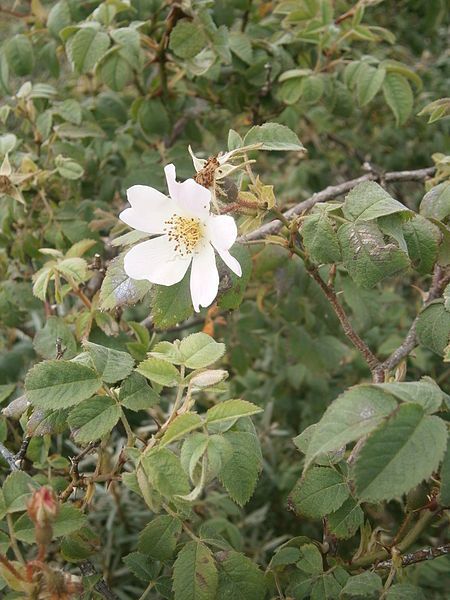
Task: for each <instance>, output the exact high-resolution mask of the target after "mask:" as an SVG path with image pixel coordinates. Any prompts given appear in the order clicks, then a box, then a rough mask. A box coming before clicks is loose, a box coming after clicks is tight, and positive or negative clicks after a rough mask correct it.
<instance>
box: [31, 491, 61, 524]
mask: <svg viewBox="0 0 450 600" xmlns="http://www.w3.org/2000/svg"><path fill="white" fill-rule="evenodd" d="M27 512H28V516H29V517H30V519H31V520H32V521H33V523H34V524H35V525H36V526H37V527H43V526H45V525H47V524H50V523H52V522H53V521H54V520H55V519H56V517H57V515H58V513H59V504H58V500H57V499H56V496H55V493H54V491H53V490H52V489H51V488H48V487H41V488H39V489H38V490H36V491H35V492H34V493H33V495H32V497H31V500H30V501H29V503H28V507H27Z"/></svg>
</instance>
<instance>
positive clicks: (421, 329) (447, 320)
mask: <svg viewBox="0 0 450 600" xmlns="http://www.w3.org/2000/svg"><path fill="white" fill-rule="evenodd" d="M416 332H417V339H418V340H419V343H420V344H422V345H423V346H425V347H426V348H429V350H432V351H433V352H435V353H436V354H439V355H440V356H443V354H444V350H445V348H446V346H447V345H448V343H449V341H450V312H449V311H447V310H446V309H445V306H444V303H443V302H442V301H441V300H438V301H436V302H433V303H432V304H430V305H429V306H427V307H426V308H425V309H424V310H423V311H422V312H421V313H420V314H419V318H418V321H417V328H416Z"/></svg>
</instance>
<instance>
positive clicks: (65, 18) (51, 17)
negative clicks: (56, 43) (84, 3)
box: [47, 0, 72, 39]
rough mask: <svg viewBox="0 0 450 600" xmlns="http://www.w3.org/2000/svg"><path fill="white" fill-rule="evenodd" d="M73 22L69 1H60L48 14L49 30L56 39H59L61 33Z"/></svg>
mask: <svg viewBox="0 0 450 600" xmlns="http://www.w3.org/2000/svg"><path fill="white" fill-rule="evenodd" d="M71 21H72V19H71V16H70V8H69V3H68V2H67V0H59V2H57V3H56V4H54V5H53V6H52V8H51V10H50V12H49V13H48V17H47V28H48V30H49V31H50V33H51V34H52V35H53V36H54V37H56V38H58V39H59V32H60V31H61V29H64V27H67V26H68V25H70V23H71Z"/></svg>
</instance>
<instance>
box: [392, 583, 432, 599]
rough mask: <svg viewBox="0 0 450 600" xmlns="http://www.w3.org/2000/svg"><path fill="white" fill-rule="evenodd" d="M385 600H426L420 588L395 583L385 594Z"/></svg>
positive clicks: (409, 584)
mask: <svg viewBox="0 0 450 600" xmlns="http://www.w3.org/2000/svg"><path fill="white" fill-rule="evenodd" d="M386 600H427V598H426V596H425V594H424V591H423V589H422V588H420V587H417V586H416V585H413V584H412V583H408V582H407V581H406V582H404V583H395V584H394V585H392V586H391V587H390V588H389V589H388V591H387V594H386Z"/></svg>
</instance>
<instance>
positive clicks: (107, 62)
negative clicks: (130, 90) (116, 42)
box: [97, 46, 133, 92]
mask: <svg viewBox="0 0 450 600" xmlns="http://www.w3.org/2000/svg"><path fill="white" fill-rule="evenodd" d="M97 73H99V74H100V77H101V79H102V81H103V83H105V84H106V85H107V86H108V87H109V88H111V89H112V90H114V91H116V92H120V91H121V90H123V88H124V87H125V86H126V85H127V83H128V82H129V80H130V79H131V77H132V75H133V70H132V68H131V65H130V63H129V62H128V60H127V59H126V58H125V57H124V56H123V51H122V50H121V49H120V47H119V46H115V47H114V48H111V50H109V52H108V53H107V54H106V55H105V56H103V58H102V59H101V62H100V63H99V65H98V68H97Z"/></svg>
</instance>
